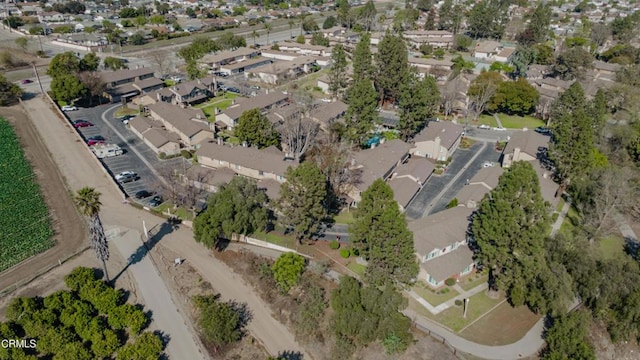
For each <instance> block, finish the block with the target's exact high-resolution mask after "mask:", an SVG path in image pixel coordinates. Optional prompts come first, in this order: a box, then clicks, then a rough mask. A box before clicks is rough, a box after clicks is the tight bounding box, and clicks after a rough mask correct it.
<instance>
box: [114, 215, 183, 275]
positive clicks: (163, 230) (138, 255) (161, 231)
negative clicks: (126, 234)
mask: <svg viewBox="0 0 640 360" xmlns="http://www.w3.org/2000/svg"><path fill="white" fill-rule="evenodd" d="M176 229H178V223H177V222H176V221H174V220H171V219H168V220H167V221H165V222H163V223H162V224H160V227H158V225H156V226H154V227H152V228H151V229H150V230H149V231H148V232H149V239H148V240H147V241H143V242H142V245H140V246H139V247H138V248H137V249H136V251H135V252H134V253H133V254H131V256H129V258H128V259H127V265H126V266H125V267H124V268H122V270H120V272H119V273H118V274H117V275H116V276H115V277H114V278H113V279H112V280H111V282H112V283H115V282H116V280H118V278H119V277H120V276H121V275H122V274H123V273H124V272H125V271H127V269H128V268H129V266H131V265H135V264H137V263H139V262H140V261H142V259H144V257H145V256H146V255H147V253H148V252H149V251H151V249H153V247H154V246H155V245H156V244H157V243H158V242H159V241H160V240H161V239H162V238H163V237H165V236H166V235H168V234H171V233H172V232H174V231H175V230H176Z"/></svg>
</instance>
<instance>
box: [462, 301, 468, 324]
mask: <svg viewBox="0 0 640 360" xmlns="http://www.w3.org/2000/svg"><path fill="white" fill-rule="evenodd" d="M468 309H469V298H464V313H463V314H462V317H463V318H464V319H466V318H467V310H468Z"/></svg>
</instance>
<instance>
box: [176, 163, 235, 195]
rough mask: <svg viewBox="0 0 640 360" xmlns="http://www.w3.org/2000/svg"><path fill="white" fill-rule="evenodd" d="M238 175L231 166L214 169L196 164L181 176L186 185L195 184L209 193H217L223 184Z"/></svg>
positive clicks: (194, 185)
mask: <svg viewBox="0 0 640 360" xmlns="http://www.w3.org/2000/svg"><path fill="white" fill-rule="evenodd" d="M237 175H238V174H236V172H235V171H233V170H231V169H229V168H220V169H212V168H210V167H205V166H200V165H194V166H191V167H190V168H188V169H187V171H186V172H185V173H184V174H182V175H181V178H182V182H183V183H184V184H185V185H189V186H193V187H195V188H197V189H202V190H204V191H206V192H209V193H215V192H218V191H220V187H221V186H222V185H226V184H228V183H229V182H231V180H233V178H234V177H235V176H237Z"/></svg>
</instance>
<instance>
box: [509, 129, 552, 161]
mask: <svg viewBox="0 0 640 360" xmlns="http://www.w3.org/2000/svg"><path fill="white" fill-rule="evenodd" d="M549 140H550V138H549V137H548V136H546V135H542V134H538V133H537V132H535V131H518V132H514V133H513V135H511V137H510V138H509V142H507V145H506V146H505V147H504V149H503V150H502V155H501V156H500V158H501V163H502V167H505V168H508V167H510V166H511V164H512V163H513V162H516V161H534V160H536V159H539V158H540V154H541V153H542V152H544V151H546V149H548V147H549Z"/></svg>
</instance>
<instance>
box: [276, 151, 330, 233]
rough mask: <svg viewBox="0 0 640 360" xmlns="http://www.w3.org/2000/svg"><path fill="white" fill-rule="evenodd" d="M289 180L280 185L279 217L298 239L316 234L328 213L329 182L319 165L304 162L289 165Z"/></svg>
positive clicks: (287, 177)
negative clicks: (280, 215) (295, 165)
mask: <svg viewBox="0 0 640 360" xmlns="http://www.w3.org/2000/svg"><path fill="white" fill-rule="evenodd" d="M285 177H286V179H287V181H286V182H285V183H283V184H282V185H281V189H280V202H279V204H278V205H279V210H280V212H281V213H282V217H280V220H281V221H282V222H283V223H284V224H285V225H286V226H288V227H289V228H291V229H292V230H293V233H294V235H295V237H296V239H297V240H298V242H302V239H304V238H305V237H309V236H312V235H314V234H315V233H316V232H317V231H318V229H319V226H320V223H321V222H322V220H323V219H324V217H325V215H326V211H325V203H326V198H327V183H326V181H325V177H324V176H323V175H322V172H321V171H320V169H318V166H316V164H314V163H312V162H304V163H302V164H300V166H298V167H297V168H292V167H289V168H288V169H287V174H286V175H285Z"/></svg>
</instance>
